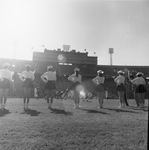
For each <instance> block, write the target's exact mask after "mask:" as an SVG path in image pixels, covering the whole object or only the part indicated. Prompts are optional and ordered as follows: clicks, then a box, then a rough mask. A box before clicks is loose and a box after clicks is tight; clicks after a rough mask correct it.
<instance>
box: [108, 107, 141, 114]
mask: <svg viewBox="0 0 149 150" xmlns="http://www.w3.org/2000/svg"><path fill="white" fill-rule="evenodd" d="M106 109H108V110H114V111H116V112H126V113H135V114H138V113H139V112H136V111H132V110H126V109H123V108H106Z"/></svg>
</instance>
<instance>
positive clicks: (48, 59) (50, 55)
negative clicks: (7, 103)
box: [0, 49, 149, 99]
mask: <svg viewBox="0 0 149 150" xmlns="http://www.w3.org/2000/svg"><path fill="white" fill-rule="evenodd" d="M59 56H61V57H59ZM59 58H61V59H59ZM4 62H9V63H10V64H12V67H11V68H10V69H11V70H12V71H14V75H13V80H14V87H15V89H16V90H15V92H14V91H13V90H12V89H11V90H10V92H9V96H10V97H12V96H16V97H22V95H23V91H22V81H20V79H19V76H18V74H19V73H20V72H22V71H23V70H24V69H25V65H26V64H30V65H31V66H32V68H31V70H32V71H35V81H34V85H35V87H36V88H38V89H40V90H39V91H41V93H40V97H43V96H44V92H43V91H44V83H43V82H42V81H41V78H40V76H41V75H42V74H43V73H44V72H45V71H46V69H47V66H48V65H52V66H53V67H54V69H55V71H56V73H57V91H66V90H67V89H69V88H70V86H71V83H70V82H69V81H68V80H67V78H68V76H69V75H71V74H72V73H73V72H74V68H76V67H78V68H80V71H81V74H82V77H83V82H82V85H83V86H84V87H85V90H86V91H87V92H91V93H92V94H93V95H95V93H94V88H95V85H94V84H93V82H92V79H93V78H94V77H95V76H96V72H97V70H103V71H104V75H105V77H106V80H105V89H106V90H107V91H108V93H109V94H108V95H109V98H111V99H112V98H118V96H117V91H116V85H115V83H114V78H115V77H116V76H117V71H118V70H124V71H125V72H126V73H125V77H126V89H127V97H128V98H133V88H132V85H131V83H130V82H129V80H128V74H127V71H128V70H129V71H130V72H131V73H132V74H133V75H134V76H135V74H136V73H137V72H143V73H144V77H145V78H146V77H149V66H118V65H112V66H111V65H97V57H90V56H88V53H87V52H85V53H81V52H76V51H70V52H68V51H66V52H65V51H61V50H58V51H56V50H47V49H45V50H44V52H34V53H33V60H32V61H27V60H14V59H3V58H0V67H1V66H2V64H3V63H4ZM147 88H148V85H147ZM148 89H149V88H148ZM148 91H149V90H148ZM14 93H15V94H14ZM148 93H149V92H148ZM148 95H149V94H147V95H146V97H147V98H148V97H149V96H148ZM32 97H34V91H32Z"/></svg>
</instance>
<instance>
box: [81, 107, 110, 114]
mask: <svg viewBox="0 0 149 150" xmlns="http://www.w3.org/2000/svg"><path fill="white" fill-rule="evenodd" d="M79 109H81V110H84V111H87V113H99V114H103V115H108V114H109V113H106V112H103V111H100V110H95V109H85V108H79Z"/></svg>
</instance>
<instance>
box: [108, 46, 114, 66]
mask: <svg viewBox="0 0 149 150" xmlns="http://www.w3.org/2000/svg"><path fill="white" fill-rule="evenodd" d="M113 53H114V48H109V54H110V65H111V66H112V65H113V63H112V54H113Z"/></svg>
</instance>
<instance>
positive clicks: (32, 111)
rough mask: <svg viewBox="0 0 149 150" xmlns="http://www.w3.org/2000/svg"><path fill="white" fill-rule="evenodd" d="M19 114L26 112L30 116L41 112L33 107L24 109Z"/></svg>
mask: <svg viewBox="0 0 149 150" xmlns="http://www.w3.org/2000/svg"><path fill="white" fill-rule="evenodd" d="M21 114H28V115H30V116H38V115H39V114H41V112H39V111H37V110H33V109H24V112H23V113H21Z"/></svg>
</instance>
